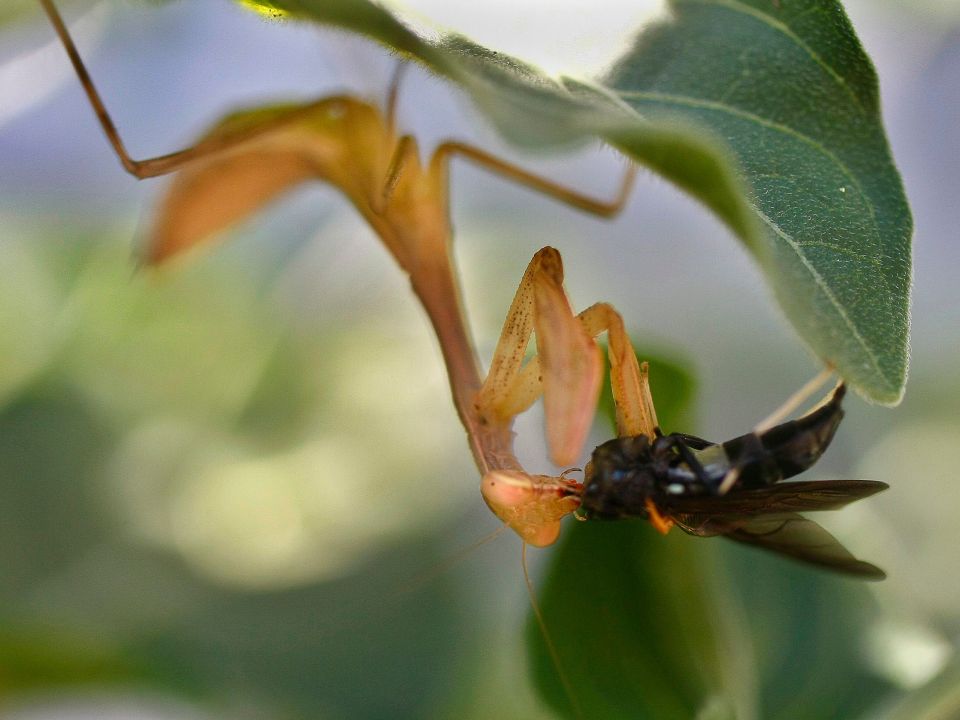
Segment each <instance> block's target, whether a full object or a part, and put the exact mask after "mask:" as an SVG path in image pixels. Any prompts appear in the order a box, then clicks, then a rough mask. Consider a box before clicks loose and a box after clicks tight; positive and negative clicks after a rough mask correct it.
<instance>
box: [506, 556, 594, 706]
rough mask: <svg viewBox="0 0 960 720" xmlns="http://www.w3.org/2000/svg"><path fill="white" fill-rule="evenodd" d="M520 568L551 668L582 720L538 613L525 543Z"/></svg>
mask: <svg viewBox="0 0 960 720" xmlns="http://www.w3.org/2000/svg"><path fill="white" fill-rule="evenodd" d="M520 566H521V567H522V568H523V581H524V582H525V583H526V585H527V595H528V596H529V597H530V607H532V608H533V616H534V617H535V618H536V619H537V625H539V626H540V635H541V636H542V637H543V642H544V643H545V644H546V646H547V651H548V652H549V653H550V659H551V660H552V661H553V666H554V667H555V668H556V670H557V676H558V677H559V678H560V683H561V684H562V685H563V691H564V693H566V695H567V700H569V701H570V706H571V707H572V708H573V712H574V715H576V716H577V717H578V718H581V720H582V719H583V710H581V708H580V703H578V702H577V697H576V695H574V693H573V686H572V685H570V679H569V678H568V677H567V674H566V673H565V672H564V670H563V664H562V663H561V662H560V654H559V653H558V652H557V648H556V646H555V645H554V644H553V638H551V637H550V633H549V632H548V631H547V623H546V622H545V621H544V619H543V613H541V612H540V605H539V604H538V603H537V594H536V592H535V591H534V589H533V582H532V581H531V580H530V572H529V570H528V569H527V543H525V542H522V541H521V550H520Z"/></svg>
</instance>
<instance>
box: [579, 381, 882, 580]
mask: <svg viewBox="0 0 960 720" xmlns="http://www.w3.org/2000/svg"><path fill="white" fill-rule="evenodd" d="M845 392H846V388H845V386H844V385H843V383H839V384H838V385H837V386H836V388H835V389H834V390H833V393H832V394H831V395H830V397H829V398H828V399H827V400H826V401H825V402H823V403H822V404H821V405H820V406H819V407H817V408H815V409H813V410H811V411H810V412H808V413H807V414H806V415H803V416H802V417H800V418H797V419H796V420H791V421H789V422H785V423H782V424H780V425H776V426H774V427H772V428H770V429H768V430H761V431H758V432H751V433H747V434H746V435H741V436H740V437H737V438H734V439H733V440H728V441H727V442H724V443H714V442H710V441H708V440H704V439H702V438H699V437H695V436H693V435H686V434H683V433H671V434H669V435H664V434H663V433H661V432H660V431H659V430H657V433H656V436H655V437H654V438H652V439H651V438H648V437H647V436H646V435H636V436H633V437H620V438H615V439H613V440H610V441H609V442H605V443H603V444H602V445H600V446H599V447H597V448H596V449H595V450H594V451H593V456H592V457H591V459H590V462H589V463H588V464H587V467H586V469H585V472H584V489H583V495H582V499H581V506H580V507H581V514H582V516H583V517H585V518H591V519H592V518H596V519H606V520H612V519H620V518H635V517H639V518H646V519H648V520H650V522H651V523H652V524H653V525H654V527H656V528H657V529H658V530H660V531H661V532H666V531H667V530H668V529H669V528H670V527H671V526H672V525H674V524H675V525H677V526H679V527H680V528H681V529H682V530H684V531H685V532H687V533H690V534H691V535H700V536H704V537H707V536H712V535H722V536H724V537H727V538H730V539H731V540H736V541H738V542H743V543H748V544H750V545H756V546H759V547H762V548H765V549H767V550H771V551H773V552H776V553H780V554H781V555H787V556H789V557H791V558H794V559H796V560H800V561H803V562H807V563H811V564H814V565H818V566H821V567H824V568H828V569H830V570H834V571H837V572H841V573H846V574H849V575H855V576H858V577H861V578H864V579H868V580H882V579H883V578H884V577H886V575H885V574H884V572H883V570H881V569H880V568H878V567H876V566H875V565H872V564H870V563H868V562H865V561H863V560H858V559H857V558H855V557H854V556H853V555H852V554H851V553H850V552H849V551H848V550H847V549H846V548H845V547H843V545H841V544H840V543H839V542H838V541H837V540H836V538H834V537H833V536H832V535H830V533H828V532H827V531H826V530H824V529H823V528H822V527H820V526H819V525H818V524H817V523H815V522H813V521H812V520H808V519H807V518H805V517H802V516H801V515H798V514H797V513H798V512H802V511H809V510H834V509H836V508H840V507H843V506H844V505H846V504H848V503H850V502H853V501H854V500H860V499H862V498H865V497H869V496H870V495H873V494H874V493H877V492H880V491H881V490H884V489H886V488H887V487H888V486H887V485H886V484H885V483H882V482H874V481H870V480H818V481H805V482H788V483H783V484H777V483H779V482H780V481H781V480H785V479H787V478H790V477H793V476H794V475H797V474H798V473H801V472H803V471H804V470H806V469H807V468H809V467H810V466H811V465H813V464H814V463H815V462H816V461H817V460H818V459H819V458H820V456H821V455H823V453H824V451H825V450H826V449H827V446H828V445H829V444H830V441H831V440H832V439H833V436H834V433H835V432H836V430H837V426H838V425H839V424H840V420H841V419H842V418H843V409H842V408H841V406H840V405H841V402H842V400H843V396H844V394H845Z"/></svg>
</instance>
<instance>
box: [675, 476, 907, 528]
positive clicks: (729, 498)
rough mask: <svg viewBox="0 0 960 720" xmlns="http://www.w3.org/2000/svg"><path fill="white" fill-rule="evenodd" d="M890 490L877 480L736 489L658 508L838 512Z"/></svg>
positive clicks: (731, 512) (753, 512)
mask: <svg viewBox="0 0 960 720" xmlns="http://www.w3.org/2000/svg"><path fill="white" fill-rule="evenodd" d="M888 487H889V485H887V484H886V483H882V482H877V481H875V480H811V481H806V482H787V483H778V484H776V485H768V486H766V487H761V488H756V489H752V490H740V489H736V488H735V489H733V490H731V491H730V492H728V493H727V494H726V495H678V496H676V497H669V496H668V497H667V498H665V499H664V500H663V501H662V502H657V506H658V507H661V508H662V510H663V511H664V512H666V513H667V514H670V515H673V514H693V515H699V514H703V515H709V516H725V515H748V516H750V515H767V514H769V513H779V512H792V513H796V512H808V511H812V510H836V509H837V508H841V507H843V506H844V505H847V504H848V503H851V502H853V501H855V500H862V499H863V498H866V497H870V496H871V495H873V494H875V493H878V492H880V491H881V490H886V489H887V488H888ZM715 534H721V533H715Z"/></svg>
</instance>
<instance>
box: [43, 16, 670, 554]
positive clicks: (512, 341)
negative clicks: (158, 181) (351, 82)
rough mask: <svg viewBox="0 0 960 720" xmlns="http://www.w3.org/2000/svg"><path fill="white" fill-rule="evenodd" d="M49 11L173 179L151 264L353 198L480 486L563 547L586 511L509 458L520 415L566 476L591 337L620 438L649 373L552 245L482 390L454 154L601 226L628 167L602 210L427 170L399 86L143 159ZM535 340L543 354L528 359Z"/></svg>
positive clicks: (645, 402)
mask: <svg viewBox="0 0 960 720" xmlns="http://www.w3.org/2000/svg"><path fill="white" fill-rule="evenodd" d="M39 2H40V4H41V6H42V7H43V8H44V10H45V11H46V13H47V15H48V17H49V18H50V21H51V22H52V24H53V26H54V28H55V30H56V32H57V34H58V35H59V37H60V40H61V41H62V43H63V46H64V48H65V49H66V52H67V54H68V56H69V58H70V61H71V63H72V64H73V67H74V69H75V70H76V73H77V76H78V77H79V80H80V82H81V84H82V86H83V88H84V91H85V93H86V95H87V98H88V100H89V102H90V104H91V106H92V107H93V109H94V111H95V113H96V115H97V118H98V120H99V122H100V125H101V127H102V129H103V132H104V133H105V135H106V136H107V139H108V141H109V142H110V145H111V146H112V148H113V150H114V152H115V153H116V155H117V157H118V158H119V160H120V162H121V164H122V165H123V167H124V168H125V169H126V170H127V171H128V172H129V173H131V174H132V175H134V176H135V177H137V178H148V177H156V176H160V175H166V174H171V173H176V174H175V177H174V179H173V181H172V183H171V185H170V187H169V189H168V190H167V194H166V196H165V198H164V200H163V201H162V203H161V206H160V209H159V212H158V215H157V218H156V221H155V224H154V226H153V231H152V234H151V236H150V239H149V241H148V244H147V248H146V254H145V261H146V262H147V263H148V264H158V263H161V262H163V261H165V260H167V259H169V258H171V257H172V256H174V255H177V254H179V253H180V252H182V251H185V250H187V249H189V248H192V247H194V246H197V245H200V244H202V243H205V242H207V241H208V240H209V239H210V238H211V236H212V235H214V234H215V233H217V232H218V231H221V230H223V229H224V228H225V227H226V226H228V225H230V224H231V223H233V222H235V221H238V220H240V219H242V218H244V217H246V216H247V215H249V214H251V213H252V212H253V211H255V210H256V209H259V208H260V207H262V206H264V205H265V204H267V203H268V202H269V201H270V200H273V199H275V198H276V197H278V196H279V195H280V194H282V193H283V192H285V191H287V190H290V189H291V188H293V187H295V186H297V185H299V184H301V183H303V182H306V181H308V180H311V179H321V180H325V181H327V182H329V183H330V184H332V185H334V186H336V187H337V188H338V189H339V190H340V191H341V192H342V193H343V194H344V195H345V196H346V197H347V198H348V199H349V200H350V201H351V202H352V204H353V205H354V207H355V208H356V209H357V211H358V212H359V213H360V214H361V215H362V216H363V217H364V219H365V220H366V221H367V222H368V223H369V225H370V226H371V227H372V228H373V230H374V231H375V232H376V234H377V235H378V236H379V238H380V239H381V241H382V242H383V243H384V245H386V247H387V249H388V250H389V251H390V253H391V254H392V255H393V257H394V259H395V260H396V261H397V262H398V264H399V265H400V267H401V268H402V269H403V270H404V271H405V272H406V273H407V275H408V276H409V279H410V283H411V286H412V289H413V292H414V294H415V295H416V296H417V298H418V299H419V300H420V302H421V304H422V305H423V307H424V310H425V311H426V313H427V316H428V318H429V320H430V322H431V324H432V326H433V329H434V331H435V332H436V335H437V338H438V340H439V343H440V348H441V351H442V354H443V359H444V363H445V366H446V370H447V374H448V377H449V381H450V387H451V392H452V396H453V402H454V405H455V408H456V410H457V413H458V415H459V418H460V420H461V422H462V424H463V426H464V428H465V430H466V433H467V438H468V443H469V445H470V448H471V451H472V454H473V457H474V460H475V462H476V465H477V467H478V469H479V470H480V473H481V475H482V477H483V479H482V482H481V491H482V494H483V497H484V499H485V500H486V502H487V504H488V505H489V506H490V508H491V509H492V510H493V512H494V513H496V515H497V516H498V517H500V518H501V519H502V520H503V521H504V522H505V523H507V524H508V525H509V526H510V527H511V528H513V529H514V530H515V531H516V532H517V533H518V534H519V535H520V536H521V537H522V538H523V540H524V541H525V542H526V543H529V544H531V545H536V546H545V545H549V544H551V543H553V542H554V541H555V540H556V538H557V536H558V534H559V530H560V520H561V519H562V518H563V517H564V516H565V515H567V514H570V513H571V512H573V511H574V510H576V508H577V507H578V505H579V499H578V498H579V495H578V493H579V491H580V488H581V486H580V484H579V483H576V482H574V481H572V480H568V479H566V478H564V477H563V476H548V475H532V474H529V473H527V472H526V471H525V470H524V469H523V468H522V467H521V465H520V463H519V461H518V460H517V458H516V456H515V455H514V452H513V433H512V430H511V427H512V424H513V420H514V418H515V417H516V416H517V415H518V414H519V413H521V412H523V411H524V410H526V409H527V408H528V407H530V405H532V404H533V403H534V402H535V401H536V400H537V398H538V397H539V395H540V394H541V393H542V394H543V396H544V404H545V410H546V426H547V434H548V440H549V445H550V449H551V456H552V459H553V461H554V463H555V464H557V465H559V466H564V465H570V464H572V463H573V462H575V460H576V458H577V457H578V456H579V454H580V450H581V448H582V446H583V443H584V440H585V438H586V434H587V432H588V430H589V427H590V424H591V421H592V418H593V414H594V407H595V404H596V400H597V396H598V393H599V390H600V385H601V378H602V372H603V364H602V358H601V355H600V350H599V347H598V345H597V344H596V342H595V340H594V337H595V336H597V335H599V334H601V333H603V332H604V331H606V332H607V333H608V335H609V357H610V364H611V368H612V369H611V373H612V378H613V394H614V398H615V400H616V403H617V407H618V423H619V426H620V431H621V434H642V433H648V434H652V433H653V431H654V428H655V427H656V416H655V413H654V409H653V404H652V401H651V399H650V394H649V389H648V386H647V384H646V373H645V368H642V367H641V366H640V365H639V363H638V362H637V359H636V356H635V354H634V352H633V349H632V347H631V345H630V342H629V339H628V338H627V335H626V332H625V330H624V326H623V321H622V319H621V317H620V315H619V314H618V313H617V312H616V311H615V310H614V309H613V308H612V307H611V306H610V305H607V304H597V305H594V306H592V307H590V308H588V309H587V310H585V311H584V312H582V313H580V315H578V316H575V315H574V314H573V312H572V310H571V308H570V304H569V301H568V300H567V297H566V294H565V293H564V290H563V267H562V262H561V259H560V255H559V253H558V252H557V251H556V250H554V249H552V248H544V249H543V250H541V251H539V252H538V253H537V254H536V255H535V256H534V257H533V259H532V260H531V262H530V264H529V266H528V267H527V270H526V272H525V273H524V275H523V278H522V280H521V282H520V286H519V288H518V290H517V293H516V297H515V298H514V300H513V303H512V305H511V307H510V310H509V312H508V314H507V319H506V322H505V323H504V328H503V332H502V334H501V337H500V341H499V343H498V345H497V348H496V351H495V352H494V356H493V359H492V361H491V364H490V370H489V372H488V374H487V376H486V378H485V379H482V377H481V373H480V369H479V363H478V361H477V355H476V352H475V350H474V347H473V344H472V341H471V339H470V333H469V331H468V328H467V324H466V320H465V318H464V314H463V307H462V302H461V298H460V291H459V285H458V282H457V277H456V272H455V268H454V265H453V263H452V259H451V242H452V231H451V227H450V221H449V195H448V166H449V161H450V160H451V159H452V158H454V157H461V158H465V159H467V160H470V161H472V162H473V163H475V164H477V165H479V166H480V167H483V168H486V169H487V170H490V171H492V172H495V173H497V174H499V175H501V176H503V177H505V178H506V179H508V180H511V181H513V182H516V183H518V184H521V185H525V186H527V187H529V188H532V189H534V190H537V191H539V192H541V193H543V194H545V195H547V196H549V197H552V198H554V199H556V200H558V201H560V202H562V203H566V204H568V205H571V206H573V207H575V208H579V209H581V210H583V211H586V212H588V213H591V214H594V215H597V216H600V217H611V216H613V215H615V214H616V213H618V212H619V211H620V210H621V209H622V207H623V206H624V204H625V202H626V200H627V198H628V196H629V193H630V190H631V188H632V185H633V181H634V178H635V168H634V167H633V166H631V167H630V168H629V169H628V170H627V172H626V174H625V177H624V180H623V183H622V185H621V187H620V190H619V192H618V193H617V195H616V197H615V198H614V199H612V200H610V201H601V200H597V199H593V198H590V197H586V196H584V195H582V194H580V193H577V192H574V191H572V190H570V189H568V188H565V187H563V186H561V185H559V184H557V183H555V182H553V181H551V180H549V179H546V178H543V177H539V176H537V175H534V174H532V173H530V172H527V171H526V170H523V169H521V168H519V167H517V166H515V165H513V164H512V163H509V162H506V161H504V160H501V159H499V158H497V157H495V156H493V155H491V154H490V153H487V152H486V151H484V150H481V149H479V148H475V147H473V146H470V145H466V144H464V143H459V142H445V143H442V144H441V145H439V146H438V147H437V148H436V149H435V150H434V152H433V154H432V155H431V156H430V158H429V160H427V161H426V162H425V163H424V162H421V159H420V155H419V152H418V148H417V143H416V141H415V140H414V138H413V137H412V136H410V135H403V136H400V135H398V133H397V131H396V128H395V123H394V116H395V108H396V100H397V87H398V77H399V75H398V76H397V77H395V79H394V82H393V83H392V84H391V89H390V92H389V94H388V98H387V103H386V110H385V112H381V111H380V110H379V109H378V108H377V107H375V106H374V105H372V104H370V103H368V102H366V101H363V100H361V99H358V98H356V97H352V96H347V95H338V96H334V97H328V98H324V99H321V100H317V101H315V102H312V103H308V104H304V105H298V106H284V107H272V108H264V109H256V110H251V111H243V112H239V113H235V114H233V115H231V116H229V117H227V118H226V119H225V120H223V121H221V122H220V123H219V124H218V125H216V126H215V127H214V128H213V129H212V130H211V131H209V132H208V133H207V135H206V136H205V137H204V138H202V139H201V140H200V141H199V142H198V143H197V144H195V145H194V146H192V147H190V148H187V149H185V150H182V151H180V152H176V153H172V154H170V155H164V156H161V157H155V158H150V159H145V160H135V159H133V158H131V156H130V155H129V153H128V152H127V150H126V148H125V146H124V144H123V141H122V140H121V138H120V134H119V132H118V131H117V128H116V126H115V125H114V123H113V120H112V119H111V117H110V114H109V113H108V111H107V109H106V106H105V104H104V102H103V100H102V99H101V97H100V94H99V92H98V91H97V89H96V87H95V85H94V83H93V80H92V78H91V77H90V75H89V73H88V72H87V70H86V68H85V66H84V63H83V60H82V59H81V57H80V54H79V52H78V50H77V48H76V46H75V45H74V43H73V41H72V39H71V37H70V34H69V32H68V30H67V28H66V26H65V24H64V22H63V20H62V18H61V16H60V14H59V12H58V11H57V9H56V7H55V6H54V4H53V2H52V0H39ZM533 333H535V335H536V346H537V357H535V358H533V359H531V360H530V361H528V362H527V363H526V364H524V363H523V359H524V355H525V353H526V348H527V345H528V343H529V340H530V336H531V334H533Z"/></svg>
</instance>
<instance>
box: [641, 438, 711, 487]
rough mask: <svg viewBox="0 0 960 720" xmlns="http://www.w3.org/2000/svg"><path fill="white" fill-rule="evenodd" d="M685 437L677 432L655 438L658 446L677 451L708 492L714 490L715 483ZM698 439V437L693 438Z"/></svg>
mask: <svg viewBox="0 0 960 720" xmlns="http://www.w3.org/2000/svg"><path fill="white" fill-rule="evenodd" d="M687 437H692V436H684V435H681V434H679V433H674V434H671V435H664V436H662V437H660V438H658V439H657V441H656V442H657V444H658V445H659V447H660V448H663V449H666V450H669V449H670V448H674V449H676V451H677V453H678V454H679V455H680V459H681V460H683V462H684V463H685V464H686V465H687V467H689V468H690V471H691V472H692V473H693V474H694V476H695V477H696V478H697V480H698V481H699V482H700V484H701V485H702V486H703V487H704V488H706V489H707V490H708V491H710V492H715V491H716V487H717V483H715V482H713V480H712V479H711V477H710V475H709V474H708V473H707V471H706V470H705V469H704V467H703V464H702V463H701V462H700V460H698V459H697V456H696V455H694V454H693V450H691V449H690V446H689V445H688V444H687ZM694 439H699V438H694Z"/></svg>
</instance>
